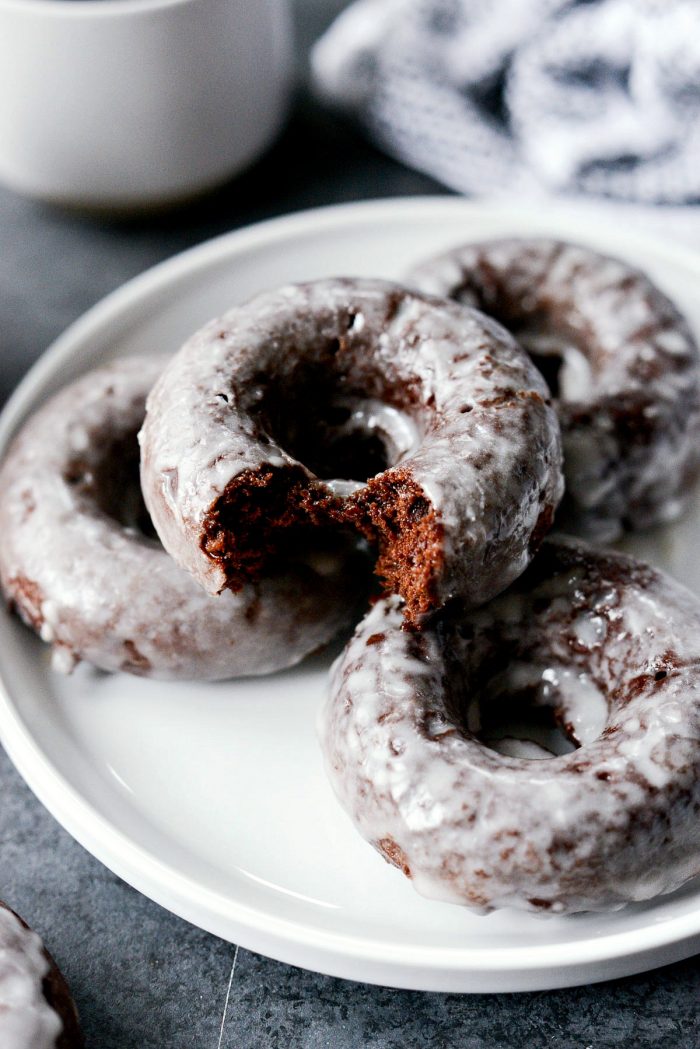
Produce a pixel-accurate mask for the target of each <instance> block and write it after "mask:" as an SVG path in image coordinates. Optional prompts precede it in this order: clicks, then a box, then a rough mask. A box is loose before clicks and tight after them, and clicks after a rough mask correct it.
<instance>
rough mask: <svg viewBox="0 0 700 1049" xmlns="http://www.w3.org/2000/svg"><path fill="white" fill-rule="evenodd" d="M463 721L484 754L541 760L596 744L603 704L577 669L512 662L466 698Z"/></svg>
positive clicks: (603, 716) (604, 718) (604, 716)
mask: <svg viewBox="0 0 700 1049" xmlns="http://www.w3.org/2000/svg"><path fill="white" fill-rule="evenodd" d="M464 718H465V721H466V729H467V731H468V732H469V733H470V734H471V735H474V736H476V738H477V739H479V740H481V742H482V743H483V744H484V745H485V746H487V747H488V748H489V749H490V750H495V751H497V752H498V753H499V754H504V755H506V756H508V757H517V758H526V759H532V760H541V759H546V758H553V757H559V756H561V755H564V754H569V753H571V752H572V751H573V750H576V749H577V748H579V747H580V746H582V745H583V744H584V743H587V742H592V741H593V740H594V739H597V738H598V737H599V736H600V735H601V733H602V732H603V730H604V729H605V726H606V723H607V719H608V704H607V701H606V698H605V696H604V695H603V694H602V693H601V691H600V690H599V688H598V687H597V686H596V685H595V684H594V682H593V681H592V680H591V678H590V677H589V675H587V674H586V673H585V671H582V670H581V669H580V668H578V667H562V666H556V665H553V666H547V665H542V664H537V663H527V662H524V661H519V660H513V661H512V662H510V663H509V664H508V665H507V666H506V668H505V669H504V670H502V671H500V672H497V673H496V674H495V675H494V676H493V677H491V678H490V680H488V681H487V682H486V683H485V685H484V686H483V687H482V688H481V689H480V690H478V691H477V693H476V694H475V695H473V696H472V697H471V698H470V700H469V702H468V703H467V705H466V709H465V711H464Z"/></svg>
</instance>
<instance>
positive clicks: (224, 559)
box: [202, 467, 443, 625]
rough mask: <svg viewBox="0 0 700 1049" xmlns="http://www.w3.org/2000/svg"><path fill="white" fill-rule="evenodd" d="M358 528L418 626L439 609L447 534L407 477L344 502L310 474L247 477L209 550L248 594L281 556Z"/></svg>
mask: <svg viewBox="0 0 700 1049" xmlns="http://www.w3.org/2000/svg"><path fill="white" fill-rule="evenodd" d="M339 526H340V527H341V528H346V529H353V530H355V531H356V532H357V533H359V535H360V536H362V537H363V538H364V539H366V540H367V541H368V542H369V543H370V544H371V545H372V546H373V547H375V548H376V549H377V551H378V553H377V561H376V567H375V573H376V575H377V576H378V577H379V578H380V580H381V581H382V584H383V587H384V588H385V589H386V591H387V592H390V593H391V592H398V593H400V594H401V596H402V597H403V598H404V600H405V602H406V609H407V620H408V622H410V623H412V624H413V625H417V624H418V623H419V621H420V619H421V618H422V617H424V616H425V615H427V614H429V613H430V612H431V611H432V610H433V609H434V608H435V607H436V606H437V605H438V604H439V599H438V595H437V579H438V576H439V573H440V570H441V567H442V560H443V552H442V551H443V543H442V539H443V528H442V525H441V523H440V521H439V520H438V517H437V514H436V513H435V510H434V508H433V506H432V505H431V503H430V502H429V501H428V499H427V498H426V496H425V493H424V492H423V490H422V489H421V488H420V486H419V485H417V484H416V483H415V482H414V481H413V480H411V478H410V476H409V475H408V472H407V471H402V470H401V469H400V468H399V469H394V470H391V471H388V472H386V473H384V474H381V475H379V476H377V477H374V478H371V479H370V480H369V481H368V483H367V486H366V488H365V489H364V490H363V491H361V492H359V493H358V496H357V498H356V499H350V500H347V501H345V502H341V501H340V500H338V499H335V498H334V497H333V496H332V495H329V494H328V490H327V489H326V488H325V487H324V486H323V485H322V484H319V483H318V482H314V481H313V480H310V479H309V478H308V477H307V476H306V475H305V474H304V472H303V470H301V469H298V468H294V467H288V468H282V469H279V468H274V469H273V468H269V469H265V470H257V471H254V470H249V471H244V472H243V473H241V474H239V475H238V476H237V477H235V478H234V479H233V480H232V481H231V482H230V483H229V484H228V486H227V487H226V489H225V491H224V493H223V495H222V496H221V497H220V498H219V499H218V500H217V501H216V502H215V503H214V504H213V506H212V507H211V509H210V512H209V514H208V515H207V518H206V521H205V528H204V535H203V539H202V549H203V550H204V552H205V553H206V554H207V556H208V557H209V558H210V559H212V560H214V561H216V562H217V563H218V564H219V565H220V566H221V567H222V568H223V570H224V572H225V575H226V587H227V588H228V589H230V590H240V589H241V588H242V587H243V586H244V585H245V583H246V582H248V581H254V580H256V579H258V578H259V577H260V574H261V573H262V572H263V570H264V569H265V567H266V566H267V565H269V563H270V562H271V561H272V560H274V559H277V558H284V557H285V556H289V555H290V554H292V555H293V554H294V553H295V552H298V550H299V549H300V548H301V549H303V548H304V547H305V546H306V547H307V548H311V549H312V548H313V547H314V546H316V545H318V544H321V545H323V543H324V541H325V537H326V535H327V533H328V532H330V531H331V530H336V531H337V529H338V527H339Z"/></svg>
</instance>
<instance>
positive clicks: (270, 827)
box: [0, 198, 700, 991]
mask: <svg viewBox="0 0 700 1049" xmlns="http://www.w3.org/2000/svg"><path fill="white" fill-rule="evenodd" d="M524 232H538V233H547V234H556V235H560V236H563V237H566V238H569V239H573V240H578V241H582V242H588V243H591V244H593V245H595V246H598V247H600V248H602V249H605V250H609V251H611V252H613V253H615V254H618V255H620V256H623V257H626V258H628V259H630V260H632V261H633V262H635V263H637V264H638V265H641V266H643V267H644V268H645V269H647V270H648V271H649V273H650V274H651V275H652V276H653V277H655V278H656V279H658V281H659V282H660V283H661V284H662V285H663V286H664V287H665V288H666V289H667V291H668V292H670V293H671V295H672V296H673V297H674V298H675V299H676V300H677V301H678V303H679V304H680V306H681V307H682V308H683V309H684V310H686V311H687V313H688V314H689V316H690V317H691V319H692V321H693V323H694V324H695V325H696V327H697V328H698V329H699V330H700V296H699V295H698V293H697V289H698V287H699V286H700V255H696V254H694V253H692V252H691V251H689V250H686V249H683V248H679V247H673V246H671V245H669V244H665V243H662V242H660V241H656V240H653V239H647V238H640V237H636V236H635V237H633V236H630V235H628V234H626V233H624V232H623V231H622V230H620V229H615V228H613V227H612V226H611V225H610V221H609V218H608V217H606V218H605V219H600V220H599V221H597V222H596V221H594V220H593V219H592V213H591V211H590V209H587V210H586V211H585V212H583V213H577V212H575V211H571V210H567V211H562V212H556V211H551V210H548V211H547V214H546V215H537V214H533V213H528V212H526V211H524V210H523V209H518V208H508V207H504V206H484V205H483V204H470V203H467V202H464V201H460V200H456V199H452V198H444V199H442V198H440V199H433V200H430V199H413V200H400V201H389V202H377V203H372V204H360V205H351V206H346V207H340V208H329V209H324V210H321V211H315V212H308V213H305V214H300V215H295V216H292V217H289V218H284V219H280V220H276V221H274V222H268V223H265V224H264V225H260V226H257V227H253V228H251V229H248V230H244V231H242V232H239V233H234V234H231V235H228V236H225V237H221V238H219V239H217V240H214V241H211V242H210V243H208V244H204V245H203V246H201V247H199V248H196V249H194V250H193V251H188V252H186V253H185V254H184V255H181V256H179V257H178V258H175V259H173V260H172V261H169V262H167V263H165V264H163V265H161V266H158V267H156V268H155V269H153V270H151V271H150V272H148V273H146V274H144V275H143V276H142V277H139V278H137V279H136V280H134V281H132V282H130V283H129V284H127V285H126V286H125V287H124V288H122V289H121V290H120V291H118V292H116V293H115V294H113V295H111V296H110V297H109V298H107V299H106V300H105V301H104V302H102V303H100V304H99V305H98V306H96V307H95V308H94V309H93V310H91V311H90V312H89V313H88V314H86V316H85V317H83V318H82V319H81V320H80V321H79V322H78V323H77V324H75V325H73V327H71V328H70V329H69V330H68V331H67V332H66V333H65V334H64V335H63V336H62V337H61V338H60V339H59V340H58V342H57V343H56V344H55V345H54V346H53V347H52V349H51V350H49V351H48V353H46V355H45V356H44V357H43V358H42V360H41V361H40V362H39V363H38V364H37V365H36V366H35V368H34V369H33V370H32V371H31V373H30V374H29V376H28V377H27V378H26V380H25V381H24V383H23V384H22V385H21V387H20V388H19V389H18V390H17V392H16V394H15V396H14V397H13V399H12V400H11V402H10V403H9V404H8V406H7V408H6V410H5V412H4V415H3V417H2V420H1V422H0V454H2V451H3V449H4V447H5V445H6V443H7V440H8V438H9V437H10V435H11V433H12V431H13V430H15V429H16V427H17V425H18V424H19V422H20V421H21V420H22V418H23V417H24V416H25V415H26V414H27V413H28V412H29V411H31V410H32V409H33V408H34V407H35V406H36V405H37V404H38V403H39V402H40V401H41V400H42V399H44V398H45V397H46V396H47V395H48V394H49V393H50V392H51V391H53V390H54V389H56V387H58V386H59V385H61V384H63V383H64V382H66V381H67V380H69V379H71V378H73V377H74V376H76V375H78V374H79V373H80V372H82V371H84V370H85V369H86V368H89V367H91V366H93V365H95V364H98V363H99V362H101V361H103V360H105V359H106V358H108V357H111V356H115V355H120V354H128V353H135V352H142V351H167V350H175V349H176V348H177V347H178V346H179V344H180V343H181V342H182V341H183V340H184V338H185V337H186V336H187V335H189V334H190V333H191V332H192V331H193V330H194V329H195V328H197V327H198V326H199V325H200V324H201V323H202V322H204V321H206V320H207V319H208V318H210V317H211V316H214V315H216V314H217V313H219V312H221V311H223V310H224V309H225V308H226V307H228V306H230V305H231V304H232V303H234V302H236V301H240V300H242V299H245V298H247V297H248V296H249V295H250V294H251V293H253V292H256V291H258V290H260V289H262V288H268V287H272V286H274V285H277V284H280V283H282V282H284V281H289V280H301V279H309V278H314V277H325V276H330V275H340V274H357V275H376V276H384V277H398V276H400V274H401V273H402V272H403V271H404V270H405V268H406V267H407V266H408V265H409V264H410V263H412V262H413V261H415V260H417V259H418V258H419V257H420V256H422V255H424V254H426V253H428V252H432V251H434V250H437V249H440V248H442V247H446V246H447V245H450V244H452V243H455V242H457V241H459V240H460V239H468V238H470V237H483V236H491V235H499V234H509V233H524ZM699 540H700V516H698V515H697V514H696V513H693V514H691V515H690V516H689V517H687V518H686V519H685V521H684V522H682V523H681V524H680V525H678V526H676V527H674V528H672V529H666V530H665V531H664V532H663V533H660V534H658V535H655V536H649V537H646V538H645V539H644V540H643V541H642V540H635V541H634V543H633V544H632V546H633V548H634V549H635V550H637V551H638V552H641V553H643V554H646V555H647V556H649V557H651V558H652V559H654V560H655V561H657V562H658V563H660V564H662V565H663V566H664V567H666V568H667V569H669V570H670V571H671V572H673V573H674V574H676V575H677V576H679V577H680V578H682V579H683V580H684V581H685V582H686V583H689V584H690V585H691V586H695V588H696V589H697V590H698V591H699V592H700V563H699V562H698V561H697V557H696V550H697V547H698V541H699ZM328 661H329V660H328V658H325V659H320V660H317V661H315V662H313V663H307V664H306V665H304V666H303V667H301V668H300V669H297V670H294V671H290V672H287V673H283V674H278V675H275V676H274V677H270V678H264V679H261V680H248V681H238V682H233V683H227V684H218V685H204V684H194V685H190V684H180V685H174V684H159V683H158V682H149V681H141V680H138V679H136V678H131V677H126V676H121V675H115V676H107V675H102V674H97V673H95V672H93V671H90V670H89V669H87V668H80V669H79V670H78V672H76V673H75V674H74V675H73V676H72V677H70V678H61V677H58V676H55V675H53V674H52V673H51V672H50V671H49V669H48V663H47V654H46V651H45V648H44V646H42V645H41V643H40V642H39V641H37V640H36V639H35V638H34V637H33V636H32V635H31V634H30V633H29V631H27V630H25V629H24V628H23V627H22V626H21V625H20V624H19V623H17V622H16V621H15V620H14V619H10V618H9V617H8V616H5V615H4V614H3V618H2V619H0V667H1V672H2V686H3V687H2V693H1V695H0V736H1V738H2V741H3V743H4V745H5V747H6V748H7V750H8V751H9V753H10V756H11V758H12V760H13V761H14V763H15V764H16V766H17V768H18V769H19V771H20V772H21V773H22V775H23V776H24V778H25V779H26V780H27V782H28V783H29V785H30V786H31V788H32V789H33V790H34V792H35V793H36V794H37V796H38V797H39V798H40V800H41V801H42V802H43V803H44V804H45V805H46V806H47V808H48V809H49V810H50V811H51V812H52V813H53V814H54V816H55V817H56V818H57V819H58V820H59V821H60V822H61V823H62V824H63V826H64V827H66V828H67V830H68V831H69V832H70V833H71V834H73V835H74V837H76V838H77V839H78V841H80V842H81V843H82V844H83V845H84V846H85V847H86V848H87V849H89V850H90V852H92V853H93V854H94V855H95V856H97V857H98V858H99V859H100V860H102V862H103V863H105V864H107V866H108V867H110V868H111V869H112V870H114V871H115V872H116V873H117V874H119V875H120V876H121V877H122V878H125V879H126V880H127V881H128V882H130V883H131V884H132V885H134V886H135V887H136V888H138V889H140V890H141V891H142V892H144V893H146V895H148V896H150V897H152V898H153V899H154V900H157V901H158V902H159V903H160V904H162V905H163V906H164V907H167V908H169V909H170V910H172V911H174V912H175V913H177V914H179V915H182V916H183V917H184V918H186V919H188V920H189V921H191V922H194V923H196V924H197V925H201V926H202V927H203V928H206V929H209V930H210V931H211V932H213V933H217V934H218V935H219V936H223V937H226V938H227V939H230V940H232V941H235V942H236V943H240V944H242V945H243V946H245V947H248V948H251V949H253V950H256V951H259V952H261V953H263V954H268V955H271V956H272V957H275V958H279V959H281V960H283V961H286V962H292V963H294V964H296V965H301V966H305V967H307V968H311V969H316V970H319V971H321V972H324V973H330V974H333V975H338V976H344V977H349V978H352V979H357V980H366V981H371V982H376V983H383V984H389V985H393V986H401V987H412V988H418V989H424V990H444V991H448V990H449V991H455V990H457V991H512V990H531V989H545V988H553V987H561V986H567V985H571V984H576V983H582V982H584V981H593V980H602V979H606V978H609V977H613V976H621V975H626V974H630V973H633V972H639V971H642V970H644V969H648V968H652V967H653V966H656V965H662V964H664V963H666V962H670V961H674V960H677V959H680V958H683V957H687V956H688V955H690V954H692V953H694V952H695V951H696V950H698V949H700V887H699V886H698V885H697V884H692V885H690V886H686V887H685V889H683V890H682V891H680V892H678V893H675V894H674V895H672V896H667V897H663V898H660V899H658V900H656V901H653V902H651V903H648V904H645V905H637V906H630V907H626V908H624V909H623V910H621V911H618V912H617V913H614V914H608V915H579V916H575V917H570V918H535V917H531V916H528V915H522V914H517V913H514V912H509V911H502V912H499V913H495V914H491V915H489V916H487V917H479V916H475V915H473V914H470V913H468V912H467V911H465V910H462V909H460V908H457V907H453V906H450V905H448V904H440V903H433V902H429V901H427V900H424V899H422V898H421V897H419V896H418V895H417V894H416V893H415V892H414V891H413V890H412V888H411V886H410V884H409V882H408V881H406V880H405V879H404V878H403V876H402V875H401V874H400V873H398V872H397V871H396V870H394V869H393V868H391V867H389V866H388V865H387V864H385V863H384V862H382V860H381V859H380V858H379V857H378V856H377V855H376V854H375V853H374V851H373V850H372V849H371V848H370V847H369V846H368V845H366V844H365V843H364V842H363V841H362V840H361V839H360V838H359V837H358V836H357V835H356V833H355V831H354V829H353V828H352V827H351V825H350V823H349V821H348V819H347V818H346V816H345V815H344V814H343V812H342V811H341V810H340V809H339V808H338V806H337V804H336V802H335V800H334V797H333V796H332V793H331V790H330V788H329V786H328V785H327V783H326V781H325V778H324V775H323V771H322V764H321V757H320V754H319V751H318V747H317V744H316V739H315V726H314V723H315V712H316V709H317V706H318V703H319V700H320V698H321V696H322V693H323V689H324V682H325V675H326V670H327V665H328Z"/></svg>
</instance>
